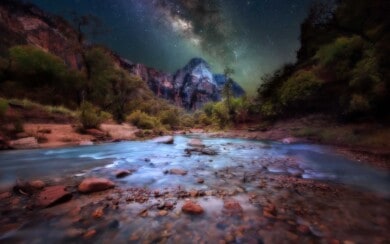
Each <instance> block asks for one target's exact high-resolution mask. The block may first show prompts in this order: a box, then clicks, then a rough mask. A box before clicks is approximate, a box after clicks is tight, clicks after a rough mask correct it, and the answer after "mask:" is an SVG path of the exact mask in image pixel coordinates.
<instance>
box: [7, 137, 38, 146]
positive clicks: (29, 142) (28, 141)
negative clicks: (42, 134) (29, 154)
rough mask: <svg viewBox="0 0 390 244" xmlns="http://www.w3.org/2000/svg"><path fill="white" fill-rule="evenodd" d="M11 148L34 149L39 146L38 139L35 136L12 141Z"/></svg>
mask: <svg viewBox="0 0 390 244" xmlns="http://www.w3.org/2000/svg"><path fill="white" fill-rule="evenodd" d="M9 145H10V147H11V148H14V149H33V148H38V147H39V145H38V141H37V139H36V138H35V137H26V138H22V139H18V140H13V141H10V143H9Z"/></svg>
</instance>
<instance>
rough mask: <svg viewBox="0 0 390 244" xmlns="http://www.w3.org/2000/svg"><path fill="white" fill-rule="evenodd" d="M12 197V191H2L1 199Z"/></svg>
mask: <svg viewBox="0 0 390 244" xmlns="http://www.w3.org/2000/svg"><path fill="white" fill-rule="evenodd" d="M10 197H11V193H9V192H3V193H0V201H1V200H4V199H7V198H10Z"/></svg>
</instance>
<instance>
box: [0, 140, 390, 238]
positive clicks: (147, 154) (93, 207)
mask: <svg viewBox="0 0 390 244" xmlns="http://www.w3.org/2000/svg"><path fill="white" fill-rule="evenodd" d="M165 139H167V138H165ZM26 157H30V158H26ZM6 159H7V160H8V162H9V165H12V163H17V162H19V165H20V168H12V167H11V166H9V165H8V166H5V160H6ZM28 159H30V160H28ZM33 159H34V160H33ZM76 159H77V160H76ZM37 161H39V162H41V163H42V162H45V164H39V163H38V162H37ZM0 162H1V163H0V167H1V169H2V170H1V171H2V173H1V174H0V175H1V176H2V178H1V179H2V180H3V179H5V177H4V176H5V174H9V175H12V174H14V175H15V177H19V178H20V177H23V180H19V181H18V182H17V183H16V184H15V185H14V186H13V187H12V189H8V190H3V191H2V193H0V209H1V219H0V226H1V227H0V242H6V243H32V242H33V243H48V242H76V243H78V242H88V241H90V242H102V243H107V242H115V243H132V242H134V243H138V242H141V243H150V242H157V243H160V242H161V243H386V242H388V241H390V235H389V233H388V228H389V221H390V213H389V211H388V210H389V209H390V202H389V191H388V189H389V184H390V182H389V175H388V173H386V172H377V171H375V169H371V168H361V167H363V166H362V165H359V164H356V165H354V163H355V162H352V161H349V160H347V159H345V158H343V157H342V156H340V155H337V154H336V153H335V152H333V151H332V150H331V149H329V148H323V147H319V146H313V145H306V144H290V145H285V144H282V143H277V142H266V141H252V140H236V139H226V138H222V139H221V138H218V139H215V138H208V137H204V136H202V135H197V136H195V137H194V136H192V137H184V136H176V137H175V138H174V143H173V144H164V143H156V142H155V141H149V142H122V143H116V144H107V145H100V146H91V147H82V148H68V149H54V150H35V151H17V152H9V153H8V152H5V153H2V154H0ZM34 163H38V165H37V167H49V166H48V165H52V164H56V163H60V164H61V165H62V164H65V165H62V166H63V168H62V166H61V165H58V166H57V167H55V168H53V170H49V169H46V170H44V168H42V170H41V171H39V170H37V171H36V170H32V168H34V166H32V164H33V165H34ZM24 164H25V166H24ZM66 164H67V165H66ZM27 165H29V166H27ZM82 165H84V167H83V166H82ZM85 165H87V166H85ZM336 166H337V167H336ZM354 166H356V167H354ZM364 167H366V166H364ZM367 167H368V166H367ZM65 168H67V169H68V170H67V171H64V169H65ZM69 168H71V169H72V170H69ZM24 171H26V172H24ZM55 172H57V173H58V172H63V173H62V174H61V173H60V174H55ZM11 178H12V177H11ZM11 178H8V180H7V181H5V180H3V181H2V182H1V184H2V185H7V184H8V183H9V182H10V179H11ZM7 182H8V183H7ZM13 182H14V180H13Z"/></svg>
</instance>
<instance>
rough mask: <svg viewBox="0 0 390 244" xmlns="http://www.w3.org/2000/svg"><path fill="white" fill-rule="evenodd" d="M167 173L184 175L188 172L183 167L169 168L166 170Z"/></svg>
mask: <svg viewBox="0 0 390 244" xmlns="http://www.w3.org/2000/svg"><path fill="white" fill-rule="evenodd" d="M168 173H169V174H171V175H183V176H184V175H186V174H187V173H188V171H187V170H184V169H170V170H169V171H168Z"/></svg>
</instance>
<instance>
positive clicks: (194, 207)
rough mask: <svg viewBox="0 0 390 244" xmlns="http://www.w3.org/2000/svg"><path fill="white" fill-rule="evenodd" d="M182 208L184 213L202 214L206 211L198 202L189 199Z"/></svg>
mask: <svg viewBox="0 0 390 244" xmlns="http://www.w3.org/2000/svg"><path fill="white" fill-rule="evenodd" d="M181 210H182V211H183V212H184V213H188V214H194V215H198V214H202V213H203V212H204V210H203V208H202V207H201V206H200V205H199V204H197V203H195V202H193V201H187V202H186V203H185V204H184V205H183V207H182V208H181Z"/></svg>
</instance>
